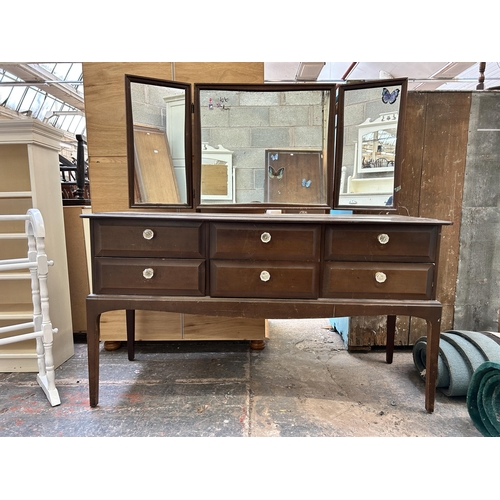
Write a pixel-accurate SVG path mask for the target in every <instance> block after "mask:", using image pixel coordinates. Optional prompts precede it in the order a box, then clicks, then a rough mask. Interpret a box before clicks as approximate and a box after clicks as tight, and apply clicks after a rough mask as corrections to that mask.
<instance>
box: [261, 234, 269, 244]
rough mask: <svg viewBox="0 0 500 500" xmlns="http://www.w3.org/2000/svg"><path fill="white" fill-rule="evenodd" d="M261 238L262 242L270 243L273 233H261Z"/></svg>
mask: <svg viewBox="0 0 500 500" xmlns="http://www.w3.org/2000/svg"><path fill="white" fill-rule="evenodd" d="M260 240H261V241H262V243H269V242H270V241H271V235H270V234H269V233H262V234H261V235H260Z"/></svg>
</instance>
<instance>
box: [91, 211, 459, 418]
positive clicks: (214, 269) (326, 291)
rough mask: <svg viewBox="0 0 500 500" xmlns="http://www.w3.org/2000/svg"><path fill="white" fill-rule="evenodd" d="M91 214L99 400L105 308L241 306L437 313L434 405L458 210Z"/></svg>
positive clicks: (265, 314) (430, 392)
mask: <svg viewBox="0 0 500 500" xmlns="http://www.w3.org/2000/svg"><path fill="white" fill-rule="evenodd" d="M82 217H84V218H88V219H90V232H91V260H92V281H93V290H92V293H91V294H90V295H89V296H88V298H87V301H86V305H87V343H88V362H89V392H90V406H92V407H95V406H97V404H98V400H99V329H100V316H101V314H102V313H103V312H106V311H111V310H125V311H126V317H127V337H128V341H127V345H128V353H129V358H130V359H133V357H134V351H133V344H134V313H135V310H155V311H167V312H177V313H186V314H203V315H212V316H227V317H241V318H272V319H284V318H290V319H292V318H331V317H343V316H371V315H384V316H387V351H386V361H387V362H388V363H391V362H392V357H393V347H394V332H395V323H396V316H398V315H402V316H415V317H420V318H423V319H424V320H426V322H427V353H426V377H425V408H426V410H427V411H428V412H433V411H434V401H435V393H436V378H437V365H438V351H439V336H440V321H441V310H442V307H441V304H440V302H438V301H437V300H436V280H437V273H438V255H439V244H440V236H441V228H442V226H443V225H446V224H450V223H449V222H446V221H441V220H435V219H426V218H420V217H419V218H416V217H407V216H400V215H361V214H355V215H327V214H297V215H295V214H244V213H239V214H224V213H193V212H191V213H178V212H177V213H150V212H143V213H141V212H117V213H94V214H86V215H82Z"/></svg>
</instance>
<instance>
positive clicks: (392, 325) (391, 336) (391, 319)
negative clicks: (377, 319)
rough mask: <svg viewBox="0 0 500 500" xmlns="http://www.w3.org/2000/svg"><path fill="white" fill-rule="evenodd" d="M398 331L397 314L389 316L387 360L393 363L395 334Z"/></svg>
mask: <svg viewBox="0 0 500 500" xmlns="http://www.w3.org/2000/svg"><path fill="white" fill-rule="evenodd" d="M395 333H396V316H387V342H386V348H385V361H386V363H389V364H391V363H392V358H393V355H394V336H395Z"/></svg>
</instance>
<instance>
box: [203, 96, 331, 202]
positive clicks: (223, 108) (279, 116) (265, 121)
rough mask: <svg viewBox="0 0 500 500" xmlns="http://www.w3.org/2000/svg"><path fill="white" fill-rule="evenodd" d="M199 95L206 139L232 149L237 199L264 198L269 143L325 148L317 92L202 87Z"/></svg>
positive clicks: (274, 146)
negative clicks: (241, 90)
mask: <svg viewBox="0 0 500 500" xmlns="http://www.w3.org/2000/svg"><path fill="white" fill-rule="evenodd" d="M210 98H211V99H212V101H211V103H212V109H210V107H209V104H210ZM200 101H201V124H202V142H203V143H207V144H208V145H209V146H212V147H218V146H219V145H221V146H223V147H224V148H226V149H229V150H231V151H233V152H234V153H233V165H234V166H235V167H236V174H235V176H236V202H237V203H251V202H264V182H265V178H266V176H265V166H266V163H265V151H266V149H272V148H282V149H307V148H314V149H321V148H322V144H323V133H322V130H323V119H324V117H323V113H322V110H323V105H322V102H321V94H320V93H319V92H300V97H299V96H298V95H297V93H294V92H280V93H275V92H260V93H256V92H235V91H218V92H212V91H208V90H203V91H202V92H201V95H200Z"/></svg>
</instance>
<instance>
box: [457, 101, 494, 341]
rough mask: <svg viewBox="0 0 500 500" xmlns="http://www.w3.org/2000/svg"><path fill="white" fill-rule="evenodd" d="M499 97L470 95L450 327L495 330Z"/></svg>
mask: <svg viewBox="0 0 500 500" xmlns="http://www.w3.org/2000/svg"><path fill="white" fill-rule="evenodd" d="M499 309H500V93H499V92H473V93H472V101H471V114H470V122H469V140H468V145H467V160H466V168H465V180H464V193H463V200H462V225H461V233H460V259H459V267H458V278H457V292H456V301H455V318H454V327H455V328H456V329H463V330H473V331H484V330H487V331H495V332H498V331H499V324H498V322H499Z"/></svg>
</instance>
